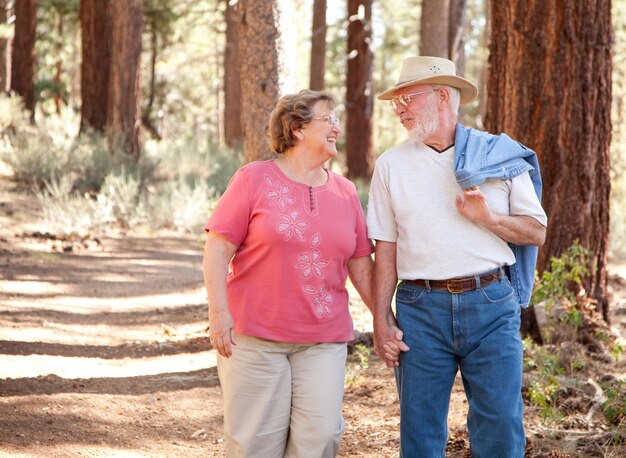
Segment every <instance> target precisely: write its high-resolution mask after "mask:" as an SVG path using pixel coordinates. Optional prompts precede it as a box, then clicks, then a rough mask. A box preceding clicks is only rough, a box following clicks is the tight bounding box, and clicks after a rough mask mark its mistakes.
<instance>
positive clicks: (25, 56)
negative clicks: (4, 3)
mask: <svg viewBox="0 0 626 458" xmlns="http://www.w3.org/2000/svg"><path fill="white" fill-rule="evenodd" d="M14 8H15V36H14V38H13V53H12V62H11V90H12V91H15V92H16V93H17V94H18V95H20V96H21V97H22V99H23V100H24V106H25V107H26V108H27V109H28V110H29V111H30V112H31V114H34V110H35V33H36V23H37V2H36V0H19V1H17V2H15V5H14Z"/></svg>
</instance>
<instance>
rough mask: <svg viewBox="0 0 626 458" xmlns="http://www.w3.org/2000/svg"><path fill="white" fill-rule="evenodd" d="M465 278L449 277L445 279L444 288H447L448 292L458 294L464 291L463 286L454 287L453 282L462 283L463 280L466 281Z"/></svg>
mask: <svg viewBox="0 0 626 458" xmlns="http://www.w3.org/2000/svg"><path fill="white" fill-rule="evenodd" d="M466 281H467V280H466V279H464V278H450V279H449V280H447V281H446V288H447V289H448V292H449V293H450V294H460V293H462V292H463V291H465V288H463V287H461V288H458V287H457V288H454V286H453V285H454V284H462V283H464V282H466Z"/></svg>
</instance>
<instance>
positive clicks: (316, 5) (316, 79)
mask: <svg viewBox="0 0 626 458" xmlns="http://www.w3.org/2000/svg"><path fill="white" fill-rule="evenodd" d="M325 74H326V0H314V1H313V26H312V29H311V69H310V82H309V88H310V89H312V90H314V91H321V90H323V89H324V86H325V84H324V75H325Z"/></svg>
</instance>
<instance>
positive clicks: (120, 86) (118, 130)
mask: <svg viewBox="0 0 626 458" xmlns="http://www.w3.org/2000/svg"><path fill="white" fill-rule="evenodd" d="M109 20H110V21H111V33H112V35H111V36H112V38H113V40H111V61H110V62H111V68H110V77H109V92H108V96H109V97H108V102H107V133H108V135H110V136H112V138H114V139H115V140H116V141H117V142H121V145H120V146H122V148H123V149H124V151H126V152H127V153H129V154H132V155H133V156H135V157H138V156H139V127H140V124H141V119H140V115H139V64H140V57H141V29H142V23H143V0H111V2H110V4H109Z"/></svg>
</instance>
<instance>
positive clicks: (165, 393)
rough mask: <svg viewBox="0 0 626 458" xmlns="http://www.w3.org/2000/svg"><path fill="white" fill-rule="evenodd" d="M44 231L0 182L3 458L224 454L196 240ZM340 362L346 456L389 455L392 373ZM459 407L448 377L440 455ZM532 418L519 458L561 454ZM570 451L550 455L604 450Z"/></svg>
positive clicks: (358, 318) (359, 313)
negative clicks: (69, 236)
mask: <svg viewBox="0 0 626 458" xmlns="http://www.w3.org/2000/svg"><path fill="white" fill-rule="evenodd" d="M45 233H46V229H45V227H42V226H41V223H40V222H39V219H38V210H37V206H36V204H35V202H34V201H33V199H32V197H30V195H29V194H28V193H25V192H23V191H20V190H19V189H16V188H15V185H14V184H13V183H12V182H11V181H10V180H8V179H7V178H6V177H4V178H3V177H0V457H9V456H10V457H20V456H29V457H52V456H53V457H84V456H89V457H185V458H189V457H207V456H208V457H211V456H222V454H223V442H222V435H221V428H222V417H221V400H220V394H219V381H218V378H217V372H216V368H215V353H214V351H213V350H212V349H211V348H210V346H209V344H208V338H207V334H206V332H205V328H206V325H207V322H206V309H205V301H204V293H203V290H202V276H201V272H200V263H201V247H200V244H199V243H198V241H197V240H195V239H194V238H193V237H181V236H175V235H172V234H165V233H161V234H145V235H142V234H132V235H123V234H117V235H116V236H110V237H103V238H98V239H95V238H94V239H88V240H84V241H67V240H56V239H54V237H50V236H48V235H46V234H45ZM351 307H352V310H353V312H354V317H355V324H356V328H357V329H358V330H360V331H369V330H371V319H370V317H369V314H368V313H366V311H365V308H364V307H363V305H362V304H360V303H358V301H356V300H353V303H352V305H351ZM365 362H367V365H368V367H365V364H364V363H365ZM349 364H350V370H351V371H352V373H353V374H356V375H355V376H354V377H353V381H352V382H351V383H349V384H348V385H347V388H346V397H345V403H344V417H345V418H346V421H347V424H348V426H347V430H346V434H345V436H344V441H343V443H342V449H341V456H342V457H357V456H364V457H393V456H397V453H398V452H397V451H398V438H399V434H398V404H397V398H396V393H395V384H394V380H393V376H392V373H391V371H390V370H388V369H387V368H385V367H384V366H383V365H382V363H381V362H380V360H379V359H378V358H377V357H376V356H375V355H370V356H369V357H368V358H366V361H363V362H361V363H360V364H359V358H358V357H357V356H356V355H352V356H351V357H350V363H349ZM621 370H623V368H622V369H621ZM457 382H458V380H457ZM466 412H467V404H466V402H465V398H464V395H463V392H462V388H461V385H460V383H457V384H456V385H455V389H454V393H453V398H452V404H451V409H450V422H449V424H450V442H449V447H448V456H451V457H456V456H459V457H460V456H467V453H468V452H467V437H466V433H465V432H464V423H465V420H464V418H465V415H466ZM527 415H528V416H529V420H528V421H527V425H528V426H527V429H528V430H529V439H530V441H531V449H530V451H529V454H528V456H548V453H549V452H550V450H565V449H566V447H565V446H564V445H563V437H560V438H559V437H554V434H549V433H546V430H545V428H542V427H540V426H537V418H536V412H533V411H532V409H530V410H529V411H528V414H527ZM570 448H571V447H570ZM572 450H573V453H572V452H571V451H570V452H569V453H570V455H565V454H563V455H550V456H557V457H558V456H572V457H573V456H604V455H599V454H592V455H586V454H577V453H576V448H575V447H574V448H573V449H572ZM583 450H584V449H583ZM581 453H585V452H581ZM607 456H608V455H607ZM614 456H618V455H614Z"/></svg>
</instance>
